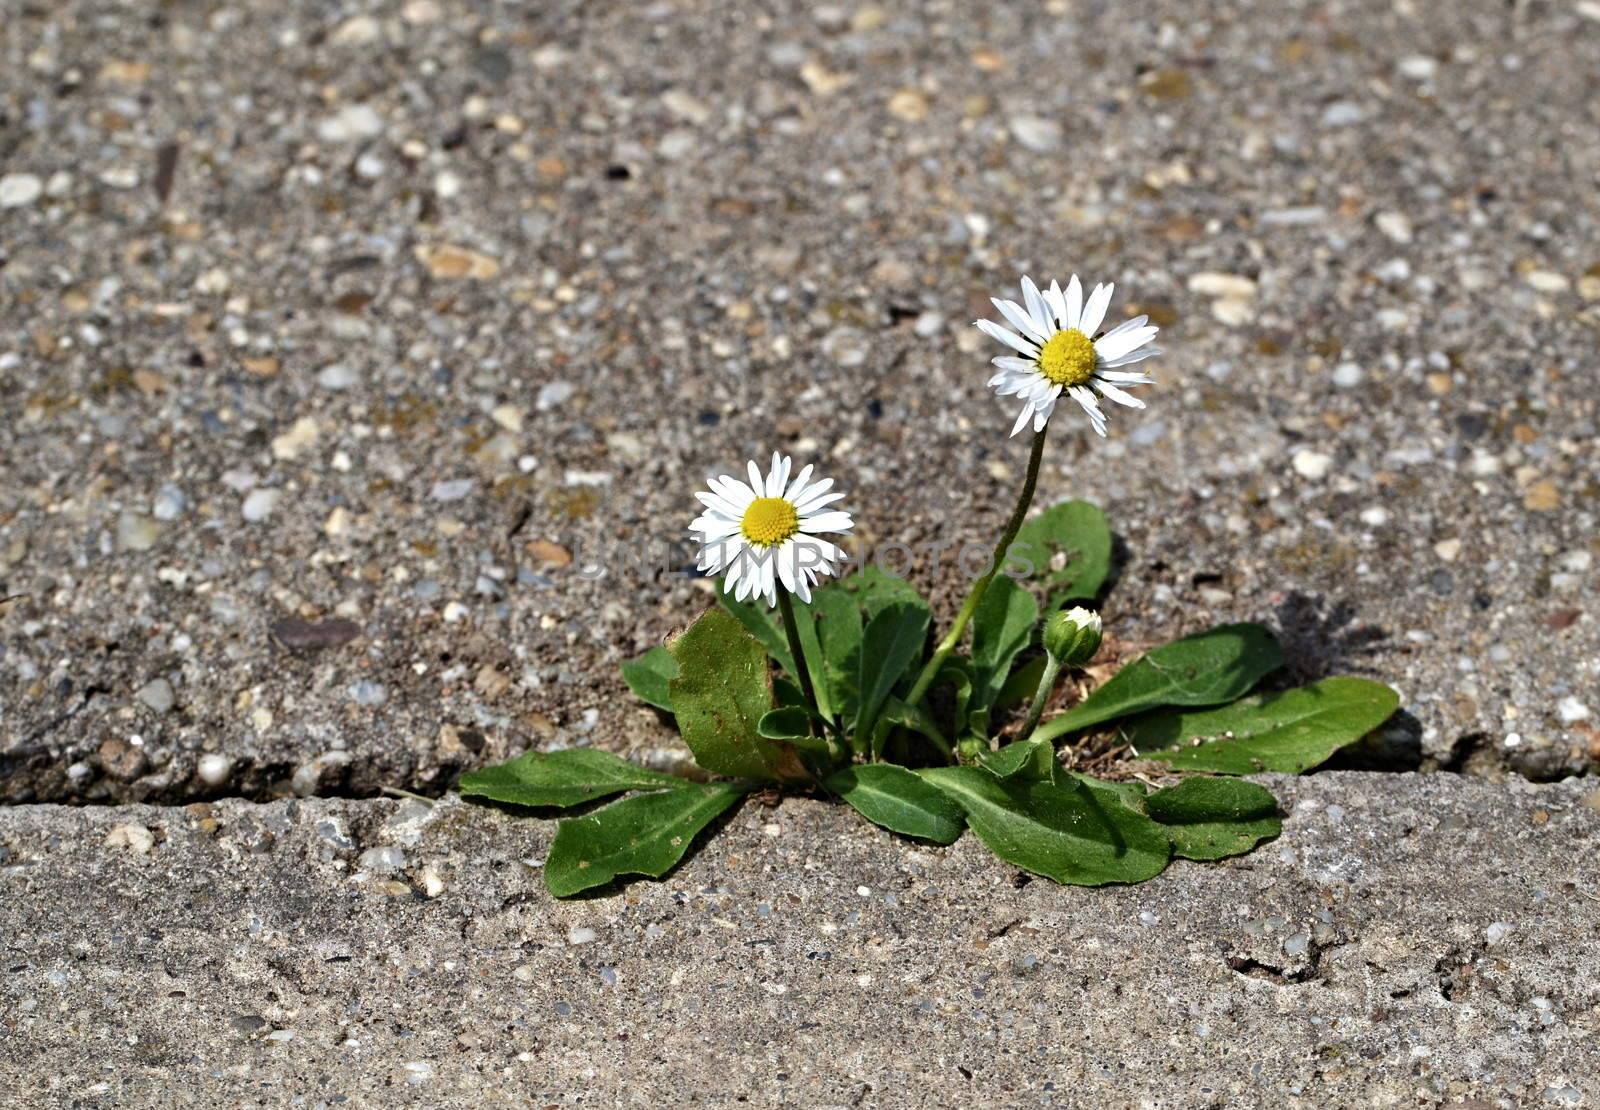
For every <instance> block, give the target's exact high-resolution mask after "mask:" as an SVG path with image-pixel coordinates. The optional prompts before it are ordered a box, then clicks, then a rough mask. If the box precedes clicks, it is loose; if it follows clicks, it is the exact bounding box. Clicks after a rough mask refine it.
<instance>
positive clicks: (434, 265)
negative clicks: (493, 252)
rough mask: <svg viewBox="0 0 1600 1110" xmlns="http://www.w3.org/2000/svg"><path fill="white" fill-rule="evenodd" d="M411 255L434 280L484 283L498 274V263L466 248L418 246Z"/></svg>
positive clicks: (485, 255)
mask: <svg viewBox="0 0 1600 1110" xmlns="http://www.w3.org/2000/svg"><path fill="white" fill-rule="evenodd" d="M413 253H414V254H415V255H416V258H417V261H419V262H421V263H422V264H423V265H424V266H425V267H427V270H428V273H430V274H432V275H433V276H434V277H436V278H444V279H447V280H449V279H454V278H468V279H470V280H473V281H486V280H488V279H489V278H492V277H495V276H497V275H498V274H499V273H500V263H499V261H497V260H496V259H494V258H491V257H490V256H489V255H487V254H482V253H480V252H478V251H475V250H470V249H468V248H467V247H458V246H452V245H450V244H448V243H447V244H443V245H439V246H430V245H427V244H419V245H418V246H417V247H416V249H415V250H414V251H413Z"/></svg>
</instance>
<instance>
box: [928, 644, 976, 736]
mask: <svg viewBox="0 0 1600 1110" xmlns="http://www.w3.org/2000/svg"><path fill="white" fill-rule="evenodd" d="M934 684H935V685H936V686H944V685H948V686H949V687H950V689H951V692H952V694H953V695H954V697H955V701H956V706H955V712H954V713H953V714H952V720H954V721H955V722H956V730H957V732H959V731H961V729H962V728H963V727H965V724H966V722H967V721H968V720H969V714H968V712H967V706H968V704H970V703H971V701H972V664H971V663H970V662H968V661H967V659H966V657H965V656H961V655H952V656H950V658H948V659H946V660H945V661H944V666H943V667H941V668H940V669H939V674H938V677H937V678H936V679H934Z"/></svg>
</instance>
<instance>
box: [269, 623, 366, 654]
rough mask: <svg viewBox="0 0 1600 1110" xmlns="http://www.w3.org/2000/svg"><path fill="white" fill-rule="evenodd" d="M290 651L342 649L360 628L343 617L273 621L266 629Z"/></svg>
mask: <svg viewBox="0 0 1600 1110" xmlns="http://www.w3.org/2000/svg"><path fill="white" fill-rule="evenodd" d="M267 631H269V632H271V633H272V636H273V638H274V639H276V640H277V641H278V642H279V643H280V644H282V645H283V646H284V647H286V648H288V649H289V650H290V651H321V650H322V649H323V648H330V647H343V646H344V645H345V644H348V643H349V642H350V641H351V640H354V639H355V638H356V637H358V636H360V635H361V626H360V625H359V624H357V623H356V622H355V621H352V620H347V619H345V618H344V617H333V618H331V619H329V620H325V621H308V620H302V619H301V618H299V617H285V618H284V619H283V620H280V621H274V622H273V623H272V625H271V626H270V627H269V628H268V629H267Z"/></svg>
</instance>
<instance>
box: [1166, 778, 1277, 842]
mask: <svg viewBox="0 0 1600 1110" xmlns="http://www.w3.org/2000/svg"><path fill="white" fill-rule="evenodd" d="M1144 805H1145V811H1146V812H1147V813H1149V814H1150V816H1151V817H1153V818H1154V819H1155V820H1157V821H1159V822H1160V823H1161V824H1162V825H1163V826H1165V827H1166V830H1167V835H1168V836H1170V837H1171V838H1172V851H1173V853H1174V854H1176V855H1179V856H1182V857H1183V858H1184V859H1202V860H1205V859H1222V858H1224V857H1225V856H1238V855H1243V854H1244V853H1245V852H1248V851H1249V850H1250V849H1252V848H1254V847H1255V846H1256V845H1257V844H1259V843H1261V842H1262V841H1263V840H1267V839H1270V838H1271V837H1274V836H1277V835H1278V834H1279V833H1280V832H1282V831H1283V822H1282V821H1280V820H1279V819H1278V801H1277V799H1276V798H1274V797H1273V796H1272V791H1270V790H1268V789H1267V788H1266V787H1264V786H1260V785H1257V784H1256V783H1253V782H1244V781H1243V780H1241V779H1213V778H1191V779H1184V780H1183V781H1182V782H1181V783H1179V784H1178V785H1177V786H1169V787H1168V788H1167V789H1165V790H1157V791H1156V792H1155V793H1154V794H1151V795H1150V796H1149V797H1147V798H1146V799H1145V800H1144Z"/></svg>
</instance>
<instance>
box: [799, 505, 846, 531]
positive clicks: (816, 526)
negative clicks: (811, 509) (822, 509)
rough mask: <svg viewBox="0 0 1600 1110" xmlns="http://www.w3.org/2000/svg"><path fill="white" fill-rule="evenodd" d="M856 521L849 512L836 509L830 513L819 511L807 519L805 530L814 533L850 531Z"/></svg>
mask: <svg viewBox="0 0 1600 1110" xmlns="http://www.w3.org/2000/svg"><path fill="white" fill-rule="evenodd" d="M854 524H855V522H854V521H853V520H851V519H850V514H849V513H842V512H839V511H838V510H834V511H833V512H829V513H818V514H817V515H816V516H808V517H806V519H805V522H804V525H805V530H806V531H807V532H810V533H811V534H812V535H816V534H817V533H818V532H848V531H849V530H850V529H851V528H852V527H854Z"/></svg>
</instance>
